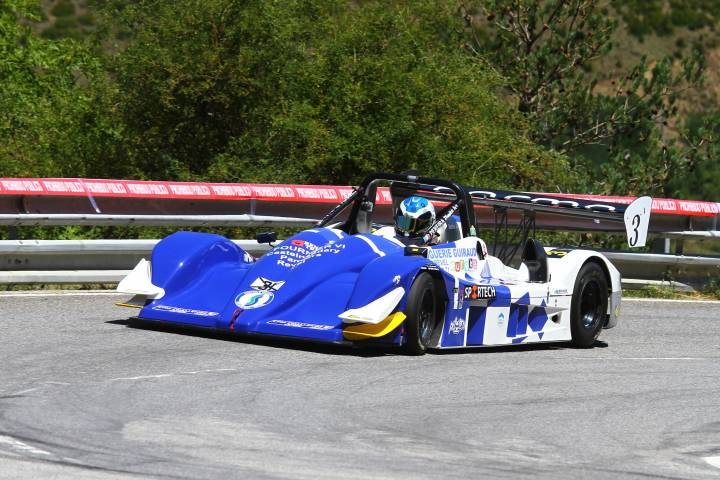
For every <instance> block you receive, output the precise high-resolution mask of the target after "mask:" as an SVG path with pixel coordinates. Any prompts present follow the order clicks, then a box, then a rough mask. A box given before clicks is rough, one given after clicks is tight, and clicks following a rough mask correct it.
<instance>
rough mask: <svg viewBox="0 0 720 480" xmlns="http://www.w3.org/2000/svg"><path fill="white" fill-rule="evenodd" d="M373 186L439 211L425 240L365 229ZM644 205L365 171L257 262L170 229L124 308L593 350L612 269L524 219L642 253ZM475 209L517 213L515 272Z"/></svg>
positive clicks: (352, 332)
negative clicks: (568, 220)
mask: <svg viewBox="0 0 720 480" xmlns="http://www.w3.org/2000/svg"><path fill="white" fill-rule="evenodd" d="M380 185H388V186H389V187H390V192H391V195H392V198H393V211H397V210H398V209H399V208H400V203H401V202H402V200H403V199H406V198H408V197H409V196H414V197H420V198H425V199H428V200H432V201H434V202H435V204H436V205H440V206H442V208H441V209H440V211H439V212H438V214H437V216H434V217H433V221H432V223H431V224H430V225H428V226H427V228H425V230H424V231H425V232H426V233H425V235H423V237H422V238H419V239H418V238H415V239H412V240H410V239H408V238H403V237H402V236H398V227H397V225H396V226H395V227H393V226H388V225H382V224H379V223H378V222H376V221H374V220H373V213H374V212H375V211H376V210H378V209H376V208H375V207H376V196H377V188H378V186H380ZM650 202H651V199H650V198H649V197H642V198H640V199H638V200H636V201H635V202H634V203H633V204H631V205H629V206H625V205H617V204H605V203H592V202H587V201H582V200H578V199H568V198H552V197H548V196H542V197H540V196H537V195H535V196H533V195H532V194H514V193H512V192H495V191H490V190H480V189H471V188H467V187H463V186H461V185H458V184H457V183H454V182H450V181H445V180H440V179H433V178H423V177H419V176H417V175H415V174H402V175H396V174H384V173H378V174H372V175H369V176H368V177H367V178H366V179H365V180H364V181H363V182H362V184H361V185H360V186H359V187H358V188H357V189H356V190H355V191H354V193H353V194H352V195H351V196H350V197H349V198H347V199H346V200H345V201H344V202H342V203H341V204H340V205H338V206H337V207H335V208H334V209H333V210H332V211H331V212H330V213H329V214H328V215H327V216H326V217H325V218H324V219H323V220H321V221H320V222H319V223H318V225H317V226H316V227H315V228H311V229H308V230H305V231H302V232H300V233H298V234H297V235H294V236H292V237H291V238H288V239H287V240H284V241H283V242H282V243H280V244H278V245H276V246H274V248H272V250H270V251H269V252H268V253H267V254H265V255H264V256H262V257H260V258H259V259H255V258H253V257H252V256H251V255H249V254H247V253H246V252H245V251H243V250H242V249H241V248H240V247H239V246H238V245H236V244H235V243H233V242H232V241H230V240H228V239H226V238H224V237H222V236H218V235H213V234H206V233H193V232H178V233H175V234H172V235H170V236H169V237H167V238H165V239H163V240H162V241H161V242H160V243H158V244H157V246H156V247H155V249H154V250H153V252H152V263H150V262H148V261H146V260H142V261H141V262H140V263H139V264H138V265H137V266H136V267H135V269H134V270H133V271H132V272H131V273H130V274H129V275H128V276H127V277H126V278H125V279H124V280H123V281H121V282H120V284H119V285H118V291H120V292H124V293H128V294H132V295H134V297H133V298H132V299H131V300H129V301H128V302H126V303H124V304H122V305H124V306H131V307H136V308H139V309H140V311H139V314H138V315H137V317H136V318H138V319H140V320H144V321H151V322H165V323H171V324H176V325H185V326H194V327H206V328H210V329H218V330H223V331H228V332H237V333H241V334H259V335H278V336H283V337H294V338H298V339H307V340H313V341H319V342H330V343H350V344H355V345H361V344H386V345H396V346H398V347H400V348H401V349H402V350H404V351H405V352H406V353H409V354H422V353H424V352H425V351H426V350H427V349H448V348H464V347H480V346H497V345H509V344H518V343H538V342H571V343H572V344H573V345H575V346H577V347H589V346H592V345H593V343H594V342H595V340H596V338H597V337H598V335H599V333H600V331H601V330H602V329H603V328H611V327H613V326H614V325H615V324H616V323H617V321H618V314H619V308H620V296H621V288H620V274H619V272H618V271H617V269H616V268H615V267H613V265H612V264H611V263H610V262H609V261H608V259H607V258H606V257H605V256H603V255H602V254H601V253H598V252H595V251H589V250H580V249H575V250H568V249H552V248H545V247H543V246H542V245H541V244H540V243H539V242H538V241H537V240H535V239H533V238H527V237H528V232H529V231H530V225H531V223H530V222H528V221H527V219H532V218H534V217H533V215H534V214H535V213H537V212H550V213H553V214H562V215H570V216H575V217H583V218H591V219H593V220H594V221H595V222H598V221H600V220H602V221H604V222H623V223H624V224H625V228H626V231H627V232H628V237H629V242H630V244H631V246H642V245H644V243H645V239H646V236H647V228H648V221H649V216H650V206H651V203H650ZM476 206H484V207H488V208H492V209H495V212H496V216H497V214H498V212H499V213H505V212H506V209H508V208H510V209H517V210H519V211H521V212H522V213H523V217H522V218H523V221H522V222H520V223H521V226H520V227H521V228H519V229H518V231H517V233H519V234H520V237H516V238H520V240H519V241H518V245H520V244H522V245H520V246H522V247H523V250H522V255H521V256H520V257H519V264H518V268H512V267H510V266H508V265H506V264H505V263H504V262H503V261H502V260H501V259H500V258H498V256H494V255H491V254H489V253H488V250H487V247H486V244H485V242H484V241H483V240H482V239H481V238H479V237H478V235H477V229H478V227H477V226H476V219H475V207H476ZM504 218H505V221H507V216H505V217H504ZM496 231H497V228H496ZM266 236H267V235H266ZM265 240H268V239H267V238H266V239H265ZM269 241H273V240H272V238H270V239H269ZM495 243H496V247H498V245H497V243H498V241H497V238H496V242H495ZM506 253H507V252H506ZM506 256H507V255H506ZM516 257H517V256H516ZM506 260H508V262H509V261H510V260H512V258H509V259H506ZM151 265H152V268H151Z"/></svg>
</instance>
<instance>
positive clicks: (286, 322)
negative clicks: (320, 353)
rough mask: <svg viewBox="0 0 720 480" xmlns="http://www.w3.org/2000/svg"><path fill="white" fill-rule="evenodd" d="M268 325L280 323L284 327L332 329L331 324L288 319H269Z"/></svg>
mask: <svg viewBox="0 0 720 480" xmlns="http://www.w3.org/2000/svg"><path fill="white" fill-rule="evenodd" d="M267 323H268V325H282V326H284V327H295V328H307V329H310V330H332V329H333V328H334V327H333V326H332V325H317V324H315V323H305V322H292V321H290V320H270V321H269V322H267Z"/></svg>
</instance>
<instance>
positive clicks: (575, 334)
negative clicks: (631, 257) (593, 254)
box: [570, 262, 608, 348]
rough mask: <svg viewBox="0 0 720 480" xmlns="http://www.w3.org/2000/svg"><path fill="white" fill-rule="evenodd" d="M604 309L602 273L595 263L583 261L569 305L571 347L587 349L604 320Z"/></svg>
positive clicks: (604, 289) (606, 287) (605, 300)
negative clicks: (584, 262)
mask: <svg viewBox="0 0 720 480" xmlns="http://www.w3.org/2000/svg"><path fill="white" fill-rule="evenodd" d="M607 308H608V284H607V279H606V278H605V272H604V271H603V269H602V268H601V267H600V265H598V264H597V263H594V262H590V263H586V264H585V265H583V267H582V268H581V269H580V272H579V273H578V276H577V279H576V280H575V289H574V290H573V296H572V303H571V306H570V331H571V332H572V343H573V345H574V346H576V347H580V348H588V347H591V346H592V344H593V343H595V339H596V338H597V337H598V335H600V330H601V329H602V326H603V324H604V323H605V318H606V316H607Z"/></svg>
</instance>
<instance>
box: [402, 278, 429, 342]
mask: <svg viewBox="0 0 720 480" xmlns="http://www.w3.org/2000/svg"><path fill="white" fill-rule="evenodd" d="M437 306H438V295H437V292H436V291H435V282H434V281H433V278H432V277H431V276H430V274H428V273H425V272H422V273H420V275H418V276H417V278H416V279H415V282H413V284H412V287H410V293H409V294H408V299H407V308H406V314H407V318H406V320H405V343H404V344H403V346H402V348H403V351H404V352H405V353H407V354H408V355H423V354H424V353H425V352H426V351H427V347H428V346H429V345H430V340H431V339H432V338H433V333H434V332H435V329H436V328H437V323H438V321H437V319H438V315H437V312H438V308H437Z"/></svg>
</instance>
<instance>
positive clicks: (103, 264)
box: [0, 240, 720, 286]
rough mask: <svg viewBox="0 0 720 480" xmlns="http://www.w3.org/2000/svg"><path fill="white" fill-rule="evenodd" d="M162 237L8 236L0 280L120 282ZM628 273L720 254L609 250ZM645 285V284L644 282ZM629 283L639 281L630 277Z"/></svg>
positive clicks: (661, 274) (712, 264)
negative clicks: (11, 237) (128, 238)
mask: <svg viewBox="0 0 720 480" xmlns="http://www.w3.org/2000/svg"><path fill="white" fill-rule="evenodd" d="M158 242H159V240H3V241H0V284H27V283H115V282H118V281H120V280H121V279H122V278H123V277H124V276H125V275H126V274H127V273H128V271H129V270H130V269H132V268H133V267H134V266H135V264H137V262H139V261H140V259H141V258H149V256H150V253H151V251H152V249H153V247H154V246H155V245H156V244H157V243H158ZM234 242H235V243H236V244H237V245H238V246H240V247H241V248H242V249H243V250H245V251H247V252H248V253H250V254H252V255H254V256H261V255H263V254H264V253H265V252H267V251H268V250H269V249H270V247H269V246H268V245H266V244H258V243H257V242H256V241H255V240H234ZM603 253H604V254H605V255H606V256H607V257H608V258H609V259H610V261H612V262H613V264H615V266H616V267H617V268H618V270H620V272H621V273H622V275H623V277H626V278H632V279H636V280H637V279H639V280H648V281H658V280H659V279H662V278H668V277H671V278H673V279H674V280H678V281H681V282H685V283H689V284H695V285H700V284H703V283H706V282H707V281H708V279H709V278H713V277H714V278H720V258H715V257H695V256H684V255H663V254H643V253H626V252H603ZM641 284H642V283H641ZM627 285H628V286H632V285H637V282H627Z"/></svg>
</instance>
